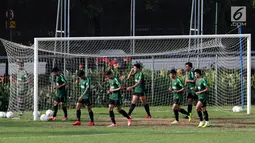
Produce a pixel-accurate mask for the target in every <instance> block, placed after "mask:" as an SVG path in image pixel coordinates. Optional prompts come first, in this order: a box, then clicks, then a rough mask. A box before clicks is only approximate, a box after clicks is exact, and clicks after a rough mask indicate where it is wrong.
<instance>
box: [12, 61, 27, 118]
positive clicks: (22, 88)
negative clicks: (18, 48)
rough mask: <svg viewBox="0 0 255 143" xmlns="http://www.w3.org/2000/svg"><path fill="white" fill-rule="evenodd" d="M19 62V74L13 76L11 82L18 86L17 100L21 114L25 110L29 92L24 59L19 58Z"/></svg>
mask: <svg viewBox="0 0 255 143" xmlns="http://www.w3.org/2000/svg"><path fill="white" fill-rule="evenodd" d="M17 64H18V71H17V75H14V76H11V78H10V80H11V82H12V83H13V84H14V85H16V86H17V90H16V91H17V102H18V105H19V106H18V108H19V109H18V110H19V112H20V116H22V115H23V112H24V110H25V95H26V94H27V90H28V82H29V80H28V73H27V71H26V70H25V69H24V61H23V60H17Z"/></svg>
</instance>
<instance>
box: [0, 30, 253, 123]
mask: <svg viewBox="0 0 255 143" xmlns="http://www.w3.org/2000/svg"><path fill="white" fill-rule="evenodd" d="M1 41H2V42H3V44H4V46H5V48H6V51H7V54H8V61H9V65H10V67H9V68H10V74H11V75H14V76H13V77H15V74H16V75H17V72H18V71H17V70H18V69H17V63H18V62H17V60H18V61H19V60H21V61H24V69H25V70H26V72H27V75H28V78H27V79H26V81H27V84H26V85H27V86H26V93H24V97H25V98H24V99H23V100H25V101H26V102H25V103H26V104H25V105H22V106H25V107H24V108H25V109H26V110H34V111H35V113H36V112H37V111H38V110H47V109H50V108H51V106H52V99H53V97H54V95H55V90H54V79H53V77H52V76H51V74H50V71H51V69H52V68H53V67H58V68H60V69H61V70H62V72H63V74H64V75H65V77H66V78H67V80H68V87H67V91H68V101H67V102H68V106H69V107H70V108H73V107H74V106H75V102H76V101H77V98H78V97H79V94H80V93H79V86H78V84H77V79H78V77H77V72H78V70H80V69H82V70H84V71H85V72H86V75H87V76H88V77H89V78H91V81H92V82H91V91H92V96H93V99H92V102H93V105H94V106H99V107H100V106H102V107H104V106H106V103H107V94H106V90H107V89H108V85H107V82H106V81H105V76H104V72H106V71H108V70H112V71H114V74H115V76H118V77H119V78H120V79H121V80H122V83H123V85H124V86H129V85H132V84H134V81H133V80H132V79H130V80H127V79H126V76H127V74H128V73H129V71H130V69H131V68H132V65H133V64H134V63H136V62H139V63H141V64H142V65H143V73H144V75H145V84H146V90H147V91H146V96H147V102H148V103H149V104H150V106H159V107H160V106H168V105H170V104H172V101H173V99H172V96H171V93H170V92H169V91H168V87H169V86H170V80H169V76H168V71H169V70H171V69H176V70H178V76H179V78H181V79H182V80H184V77H185V71H184V69H185V63H186V62H188V61H189V62H191V63H192V64H193V69H196V68H199V69H202V71H203V76H204V77H205V78H206V79H207V81H208V84H209V88H210V92H209V101H208V106H215V109H217V110H221V111H228V110H229V111H230V110H231V109H232V107H233V106H241V107H243V109H245V110H247V114H250V113H251V80H250V79H251V35H248V34H242V35H238V34H236V35H201V36H197V35H196V36H189V35H187V36H185V35H183V36H134V37H130V36H129V37H72V38H35V39H34V45H33V46H32V47H26V46H22V45H19V44H16V43H12V42H9V41H6V40H1ZM10 89H11V92H10V101H9V110H13V111H17V110H18V109H19V108H21V107H22V106H21V105H20V104H19V102H17V101H16V100H17V97H18V95H19V94H18V92H19V85H18V84H15V83H12V84H11V88H10ZM122 93H123V106H129V105H130V103H131V97H132V96H131V95H132V92H128V91H125V90H123V91H122ZM19 96H20V95H19ZM184 99H185V98H184ZM183 104H184V105H186V104H187V101H185V100H184V102H183ZM36 119H37V116H34V120H36Z"/></svg>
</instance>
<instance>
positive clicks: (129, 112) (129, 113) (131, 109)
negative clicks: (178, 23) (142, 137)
mask: <svg viewBox="0 0 255 143" xmlns="http://www.w3.org/2000/svg"><path fill="white" fill-rule="evenodd" d="M135 106H136V105H135V104H131V105H130V108H129V111H128V115H129V116H130V115H131V114H132V112H133V110H134V109H135Z"/></svg>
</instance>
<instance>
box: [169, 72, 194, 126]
mask: <svg viewBox="0 0 255 143" xmlns="http://www.w3.org/2000/svg"><path fill="white" fill-rule="evenodd" d="M169 76H170V78H171V87H169V89H168V90H169V91H172V92H173V99H174V104H173V106H172V109H173V112H174V116H175V121H173V122H172V123H171V124H178V123H179V112H181V113H182V114H185V115H187V116H188V118H189V120H190V119H191V118H190V116H189V113H188V112H187V111H185V110H184V109H182V108H181V102H182V101H183V92H184V90H185V88H184V85H183V84H182V82H181V80H180V79H179V78H178V77H177V76H176V70H171V71H170V74H169Z"/></svg>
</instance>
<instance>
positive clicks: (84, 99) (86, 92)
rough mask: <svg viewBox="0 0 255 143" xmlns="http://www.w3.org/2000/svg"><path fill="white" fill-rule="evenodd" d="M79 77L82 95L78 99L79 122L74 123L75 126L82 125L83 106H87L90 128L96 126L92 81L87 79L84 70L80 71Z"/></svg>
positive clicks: (77, 113) (77, 112)
mask: <svg viewBox="0 0 255 143" xmlns="http://www.w3.org/2000/svg"><path fill="white" fill-rule="evenodd" d="M78 76H79V77H80V84H79V85H80V88H81V93H80V97H79V98H78V102H77V104H76V116H77V121H76V122H74V123H73V125H81V121H80V118H81V107H82V105H85V106H86V108H87V110H88V112H89V117H90V122H89V124H88V126H94V125H95V124H94V114H93V111H92V95H91V89H90V79H89V78H88V77H86V75H85V72H84V71H83V70H80V71H79V73H78Z"/></svg>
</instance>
